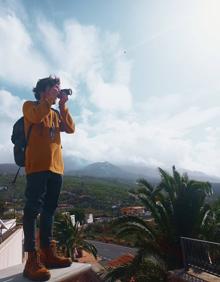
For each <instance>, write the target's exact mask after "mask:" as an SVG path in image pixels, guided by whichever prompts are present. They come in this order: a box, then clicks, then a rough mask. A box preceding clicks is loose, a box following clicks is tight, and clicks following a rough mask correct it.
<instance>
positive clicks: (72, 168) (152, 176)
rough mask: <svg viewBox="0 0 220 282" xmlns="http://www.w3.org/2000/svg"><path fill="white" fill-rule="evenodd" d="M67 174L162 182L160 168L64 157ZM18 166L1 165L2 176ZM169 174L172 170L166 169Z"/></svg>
mask: <svg viewBox="0 0 220 282" xmlns="http://www.w3.org/2000/svg"><path fill="white" fill-rule="evenodd" d="M64 163H65V174H66V175H73V176H91V177H97V178H113V179H116V178H118V179H123V180H128V181H133V182H135V181H136V180H137V179H140V178H145V179H147V180H148V181H149V182H151V183H158V182H159V181H160V174H159V171H158V168H156V167H150V166H144V165H129V164H127V165H114V164H112V163H110V162H95V163H89V161H88V160H86V159H82V158H78V157H72V156H71V157H66V156H65V157H64ZM17 169H18V166H16V165H15V164H11V163H2V164H1V163H0V174H15V173H16V172H17ZM165 170H167V171H168V172H169V173H172V172H171V168H170V169H165ZM177 170H178V171H179V172H180V173H187V174H188V176H189V178H190V179H194V180H198V181H209V182H212V183H220V178H219V177H216V176H210V175H207V174H205V173H203V172H199V171H190V170H186V169H181V168H178V167H177ZM20 174H22V175H23V174H24V169H23V168H22V169H21V170H20Z"/></svg>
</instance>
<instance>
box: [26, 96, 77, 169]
mask: <svg viewBox="0 0 220 282" xmlns="http://www.w3.org/2000/svg"><path fill="white" fill-rule="evenodd" d="M51 105H52V101H51V100H50V99H41V100H40V101H39V102H33V101H26V102H25V103H24V105H23V115H24V128H25V134H26V137H27V132H28V129H29V128H30V126H31V125H32V129H31V133H30V137H29V140H28V145H27V148H26V153H25V171H26V173H27V174H30V173H33V172H40V171H52V172H55V173H59V174H63V172H64V164H63V157H62V146H61V138H60V132H61V131H65V132H66V133H73V132H74V131H75V124H74V121H73V120H72V118H71V115H70V113H69V111H68V109H67V108H66V106H65V105H64V106H63V107H61V108H60V113H58V112H56V111H54V110H52V109H51Z"/></svg>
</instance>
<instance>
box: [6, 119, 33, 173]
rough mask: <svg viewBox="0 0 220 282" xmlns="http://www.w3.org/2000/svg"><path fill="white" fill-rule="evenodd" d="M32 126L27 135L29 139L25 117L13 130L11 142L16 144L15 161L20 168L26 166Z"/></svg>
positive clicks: (16, 123)
mask: <svg viewBox="0 0 220 282" xmlns="http://www.w3.org/2000/svg"><path fill="white" fill-rule="evenodd" d="M31 129H32V124H31V125H30V127H29V129H28V133H27V139H26V138H25V132H24V117H21V118H19V119H18V120H17V121H16V122H15V124H14V126H13V130H12V136H11V141H12V143H13V144H14V160H15V163H16V164H17V165H18V166H19V167H24V166H25V149H26V147H27V145H28V139H29V137H30V133H31Z"/></svg>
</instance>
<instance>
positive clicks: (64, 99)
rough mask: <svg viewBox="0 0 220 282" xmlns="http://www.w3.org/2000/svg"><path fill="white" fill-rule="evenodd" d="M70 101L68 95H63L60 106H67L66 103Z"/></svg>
mask: <svg viewBox="0 0 220 282" xmlns="http://www.w3.org/2000/svg"><path fill="white" fill-rule="evenodd" d="M67 101H68V95H65V94H64V95H61V97H60V101H59V106H60V108H62V107H64V106H65V103H66V102H67Z"/></svg>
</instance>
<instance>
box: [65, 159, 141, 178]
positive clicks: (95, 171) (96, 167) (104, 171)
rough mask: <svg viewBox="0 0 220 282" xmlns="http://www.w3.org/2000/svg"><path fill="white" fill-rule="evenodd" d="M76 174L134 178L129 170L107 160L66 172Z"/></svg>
mask: <svg viewBox="0 0 220 282" xmlns="http://www.w3.org/2000/svg"><path fill="white" fill-rule="evenodd" d="M68 174H73V175H77V176H83V175H84V176H91V177H98V178H120V179H133V180H134V179H135V178H136V176H135V175H133V174H132V173H130V172H126V171H124V170H122V169H121V168H120V167H118V166H116V165H113V164H111V163H109V162H96V163H92V164H89V165H87V166H86V167H84V168H82V169H80V170H77V171H71V172H68Z"/></svg>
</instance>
